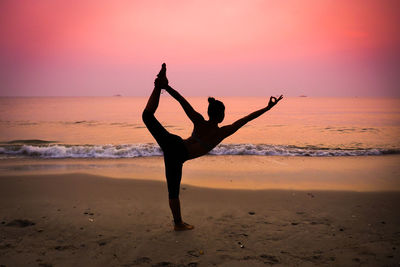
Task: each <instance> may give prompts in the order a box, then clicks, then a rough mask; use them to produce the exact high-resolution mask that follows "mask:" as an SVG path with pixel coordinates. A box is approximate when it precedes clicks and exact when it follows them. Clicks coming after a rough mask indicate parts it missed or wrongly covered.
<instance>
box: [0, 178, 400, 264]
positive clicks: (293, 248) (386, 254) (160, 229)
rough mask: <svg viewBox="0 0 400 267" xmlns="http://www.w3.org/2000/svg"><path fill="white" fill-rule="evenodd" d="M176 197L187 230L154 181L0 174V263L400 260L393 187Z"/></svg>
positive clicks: (398, 198)
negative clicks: (180, 228)
mask: <svg viewBox="0 0 400 267" xmlns="http://www.w3.org/2000/svg"><path fill="white" fill-rule="evenodd" d="M181 202H182V214H183V218H184V220H186V221H187V222H189V223H192V224H194V225H195V229H194V230H192V231H187V232H174V231H173V230H172V216H171V215H170V211H169V208H168V202H167V189H166V185H165V183H163V182H160V181H144V180H134V179H110V178H107V177H100V176H94V175H88V174H73V175H72V174H63V175H39V176H28V175H24V176H12V177H11V176H2V177H0V220H1V225H0V229H1V232H2V235H1V239H0V248H1V249H0V264H3V265H6V266H27V265H28V266H35V265H39V266H71V265H80V266H83V265H84V266H162V265H163V264H164V265H163V266H177V265H178V266H209V265H216V266H243V265H251V266H264V265H265V264H269V265H273V264H276V265H278V266H279V265H281V266H294V265H297V266H299V265H300V266H303V265H306V266H309V265H336V266H354V265H359V264H361V265H363V266H377V265H378V266H380V265H396V264H397V263H398V262H399V261H400V255H399V249H400V234H399V233H400V215H399V214H398V212H397V203H399V202H400V192H350V191H346V192H340V191H315V190H314V191H308V192H307V191H297V190H232V189H209V188H199V187H194V186H190V185H183V186H182V188H181ZM16 220H27V221H25V223H26V224H28V225H25V226H24V225H22V224H23V223H21V221H20V222H18V221H16ZM29 223H33V224H32V225H29ZM38 244H40V245H39V246H38ZM241 245H243V247H241Z"/></svg>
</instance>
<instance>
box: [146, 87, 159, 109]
mask: <svg viewBox="0 0 400 267" xmlns="http://www.w3.org/2000/svg"><path fill="white" fill-rule="evenodd" d="M160 94H161V88H157V87H154V90H153V92H152V93H151V95H150V97H149V100H148V101H147V105H146V107H145V109H144V110H147V111H148V112H150V113H152V114H154V113H155V112H156V110H157V108H158V103H159V102H160Z"/></svg>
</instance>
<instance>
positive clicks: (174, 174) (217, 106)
mask: <svg viewBox="0 0 400 267" xmlns="http://www.w3.org/2000/svg"><path fill="white" fill-rule="evenodd" d="M157 76H158V77H157V78H156V80H155V81H154V90H153V92H152V94H151V96H150V98H149V100H148V102H147V105H146V108H145V109H144V111H143V122H144V123H145V124H146V126H147V129H149V131H150V133H151V134H152V135H153V137H154V138H155V139H156V141H157V143H158V144H159V145H160V147H161V149H162V150H163V152H164V163H165V176H166V178H167V185H168V193H169V206H170V208H171V212H172V215H173V217H174V223H175V225H174V229H175V230H176V231H181V230H191V229H193V228H194V227H193V226H192V225H189V224H187V223H185V222H183V221H182V217H181V208H180V202H179V187H180V184H181V178H182V166H183V163H184V162H185V161H187V160H189V159H194V158H197V157H200V156H203V155H205V154H207V153H208V152H209V151H210V150H211V149H213V148H214V147H215V146H217V145H218V144H219V143H221V141H222V140H224V139H225V138H226V137H228V136H230V135H231V134H233V133H234V132H236V131H237V130H238V129H240V128H241V127H242V126H243V125H245V124H246V123H248V122H249V121H251V120H253V119H255V118H257V117H259V116H260V115H262V114H264V113H265V112H266V111H268V110H270V109H271V108H272V107H273V106H275V105H276V104H277V103H278V102H279V101H280V100H281V99H282V96H280V97H279V98H275V97H272V96H271V98H270V100H269V103H268V106H266V107H264V108H262V109H260V110H257V111H255V112H253V113H251V114H249V115H247V116H246V117H243V118H241V119H240V120H237V121H236V122H234V123H233V124H231V125H226V126H223V127H219V126H218V124H219V123H221V122H222V121H223V119H224V117H225V106H224V104H223V103H222V102H221V101H218V100H215V99H214V98H212V97H209V98H208V102H209V105H208V117H209V120H205V119H204V118H203V116H202V115H201V114H200V113H198V112H197V111H196V110H194V109H193V107H192V106H191V105H190V104H189V102H188V101H186V99H185V98H184V97H183V96H181V95H180V94H179V93H178V92H177V91H175V90H174V89H173V88H172V87H171V86H169V85H168V79H167V77H166V65H165V63H164V64H163V65H162V68H161V70H160V73H159V74H158V75H157ZM161 89H165V90H166V91H167V92H168V93H169V94H170V95H171V96H172V97H173V98H175V99H176V100H177V101H178V102H179V104H181V106H182V108H183V110H184V111H185V113H186V115H187V116H188V117H189V119H190V120H191V121H192V122H193V126H194V128H193V133H192V135H191V136H190V137H189V138H187V139H185V140H183V139H182V138H181V137H179V136H177V135H174V134H171V133H169V132H168V131H167V130H166V129H165V128H164V127H163V126H162V125H161V124H160V122H159V121H158V120H157V119H156V118H155V117H154V113H155V112H156V110H157V107H158V102H159V101H160V93H161Z"/></svg>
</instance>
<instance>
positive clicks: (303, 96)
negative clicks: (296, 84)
mask: <svg viewBox="0 0 400 267" xmlns="http://www.w3.org/2000/svg"><path fill="white" fill-rule="evenodd" d="M299 97H307V96H306V95H300V96H299Z"/></svg>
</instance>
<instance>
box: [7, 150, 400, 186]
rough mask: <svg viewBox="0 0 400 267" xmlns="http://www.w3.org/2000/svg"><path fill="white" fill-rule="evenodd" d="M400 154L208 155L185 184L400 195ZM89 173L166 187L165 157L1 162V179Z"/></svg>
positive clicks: (189, 167)
mask: <svg viewBox="0 0 400 267" xmlns="http://www.w3.org/2000/svg"><path fill="white" fill-rule="evenodd" d="M399 162H400V155H384V156H360V157H356V156H352V157H284V156H240V155H235V156H207V157H202V158H198V159H194V160H191V161H188V162H186V163H185V164H184V167H183V176H182V184H187V185H192V186H198V187H204V188H221V189H224V188H226V189H254V190H259V189H260V190H262V189H277V190H279V189H283V190H337V191H343V190H345V191H346V190H348V191H362V192H364V191H400V179H398V177H400V164H399ZM72 173H85V174H91V175H101V176H107V177H110V178H121V179H143V180H155V181H162V182H165V175H164V163H163V158H162V157H148V158H147V157H146V158H130V159H8V160H0V176H4V175H46V174H51V175H53V174H72Z"/></svg>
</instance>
